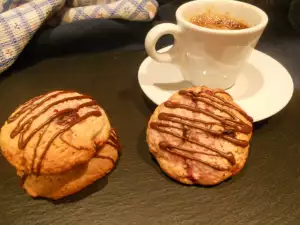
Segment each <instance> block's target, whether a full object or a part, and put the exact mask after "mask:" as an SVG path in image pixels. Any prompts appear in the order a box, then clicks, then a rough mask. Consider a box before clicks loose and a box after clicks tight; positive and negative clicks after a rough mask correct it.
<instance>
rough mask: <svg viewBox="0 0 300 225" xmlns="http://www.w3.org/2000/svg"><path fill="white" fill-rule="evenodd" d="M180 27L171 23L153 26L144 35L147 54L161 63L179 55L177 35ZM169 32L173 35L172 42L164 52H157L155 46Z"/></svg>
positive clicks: (168, 61) (172, 59) (169, 61)
mask: <svg viewBox="0 0 300 225" xmlns="http://www.w3.org/2000/svg"><path fill="white" fill-rule="evenodd" d="M180 33H181V30H180V28H179V27H178V26H177V25H175V24H172V23H162V24H159V25H157V26H155V27H153V28H152V29H151V30H150V31H149V33H148V34H147V36H146V39H145V48H146V52H147V53H148V55H149V56H150V57H151V58H153V59H154V60H156V61H158V62H162V63H171V62H173V61H174V59H175V58H176V57H177V56H178V55H179V44H178V40H179V36H180ZM166 34H171V35H173V36H174V44H173V46H172V48H171V49H169V50H168V51H166V52H163V53H159V52H157V51H156V49H155V46H156V43H157V41H158V39H160V38H161V37H162V36H163V35H166Z"/></svg>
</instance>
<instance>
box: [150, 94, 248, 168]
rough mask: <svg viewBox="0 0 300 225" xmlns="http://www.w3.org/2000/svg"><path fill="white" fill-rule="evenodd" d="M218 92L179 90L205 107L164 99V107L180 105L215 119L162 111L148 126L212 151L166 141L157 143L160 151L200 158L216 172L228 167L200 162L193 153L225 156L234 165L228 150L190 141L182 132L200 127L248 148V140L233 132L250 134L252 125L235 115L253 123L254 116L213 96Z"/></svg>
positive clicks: (214, 135) (213, 134)
mask: <svg viewBox="0 0 300 225" xmlns="http://www.w3.org/2000/svg"><path fill="white" fill-rule="evenodd" d="M217 93H223V92H221V91H216V92H212V91H207V90H204V91H201V92H199V93H195V92H192V91H185V90H182V91H179V94H180V95H182V96H184V97H187V98H190V99H191V100H192V101H193V102H194V103H195V105H196V103H197V102H202V103H203V104H205V105H206V106H208V107H205V109H204V108H200V107H196V106H195V107H194V106H190V105H186V104H181V103H178V102H173V101H167V102H165V103H164V105H165V107H167V108H171V109H176V108H181V109H185V110H188V111H191V112H193V113H199V114H204V115H205V116H207V117H210V118H212V119H214V120H215V121H214V122H209V121H205V120H200V119H195V118H189V117H186V116H181V115H178V114H175V113H165V112H161V113H159V115H158V119H159V121H156V122H151V123H150V127H151V128H152V129H155V130H157V131H159V132H162V133H166V134H169V135H172V136H174V137H177V138H179V139H182V140H184V141H186V142H189V143H192V144H194V145H197V146H200V147H203V148H205V149H208V150H210V151H211V152H212V153H211V154H208V153H207V152H203V151H202V152H199V151H195V150H191V149H188V148H184V147H181V146H175V145H172V144H170V143H167V142H165V141H163V142H160V143H159V146H160V148H161V149H163V150H167V151H168V152H170V153H172V154H176V155H180V156H182V157H184V158H188V159H191V160H195V161H199V162H201V163H203V164H205V165H208V166H210V167H212V168H214V169H216V170H219V171H224V170H228V168H225V167H221V166H219V165H216V164H213V163H209V162H206V161H203V160H201V159H199V158H195V157H194V154H204V155H212V156H219V157H223V158H225V159H227V160H228V162H230V164H231V165H234V164H235V163H236V161H235V158H234V155H233V154H232V153H231V152H227V153H226V152H223V151H220V150H218V149H216V148H215V147H212V146H210V145H207V144H205V143H202V142H199V141H196V140H193V139H192V138H190V137H188V135H184V133H188V130H187V128H193V129H196V130H201V131H203V132H205V133H207V134H208V135H211V136H213V137H218V138H222V139H225V140H227V141H229V142H231V143H232V144H234V145H237V146H241V147H247V146H248V145H249V143H248V141H246V140H240V139H238V138H237V137H236V132H239V133H244V134H250V133H251V132H252V126H250V125H249V124H247V123H246V122H244V121H243V120H241V119H240V118H239V117H238V116H237V115H236V113H238V114H240V115H242V116H243V117H244V118H246V119H247V120H248V121H249V122H252V121H253V119H252V118H251V117H250V116H248V115H247V114H246V113H245V112H244V111H243V110H241V109H240V108H238V107H237V106H235V105H234V104H232V103H230V102H228V101H226V100H225V99H223V98H222V97H220V96H217V95H216V94H217ZM213 109H214V110H217V111H220V112H222V113H223V114H226V116H221V115H218V114H215V113H214V110H213ZM232 110H233V111H234V112H233V111H232ZM170 122H171V123H170ZM176 124H178V125H176ZM168 128H173V129H175V130H179V131H182V134H183V135H181V133H178V132H175V131H173V130H170V129H168ZM183 152H187V153H190V154H183Z"/></svg>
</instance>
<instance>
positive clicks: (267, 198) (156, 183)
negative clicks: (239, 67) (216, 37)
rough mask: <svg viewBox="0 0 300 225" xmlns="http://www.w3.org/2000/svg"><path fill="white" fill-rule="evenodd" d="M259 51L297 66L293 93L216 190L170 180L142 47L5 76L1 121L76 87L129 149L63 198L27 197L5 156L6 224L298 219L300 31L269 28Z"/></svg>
mask: <svg viewBox="0 0 300 225" xmlns="http://www.w3.org/2000/svg"><path fill="white" fill-rule="evenodd" d="M258 49H259V50H262V51H264V52H265V53H267V54H269V55H271V56H272V57H274V58H275V59H277V60H278V61H280V62H281V63H282V64H283V65H284V66H286V68H287V69H288V70H289V71H290V72H291V74H292V76H293V79H294V83H295V87H296V89H295V92H294V96H293V98H292V100H291V102H290V103H289V105H288V106H287V107H286V108H285V109H284V110H283V111H281V112H280V113H279V114H277V115H275V116H274V117H272V118H270V119H268V120H265V121H263V122H261V123H259V124H256V125H255V132H254V136H253V140H252V143H251V153H250V156H249V160H248V162H247V164H246V167H245V168H244V169H243V170H242V172H241V173H240V174H239V175H237V176H236V177H234V178H232V179H230V180H228V181H226V182H223V183H222V184H220V185H218V186H215V187H211V188H205V187H189V186H183V185H181V184H178V183H176V182H174V181H172V180H170V179H169V178H167V177H166V176H165V175H164V174H163V173H161V171H160V170H159V168H158V166H157V165H156V163H155V162H154V161H153V160H152V159H151V157H150V155H149V153H148V147H147V145H146V143H145V127H146V123H147V120H148V119H149V117H150V115H151V113H152V111H153V109H154V107H155V106H154V105H153V104H152V103H151V102H150V101H149V100H147V98H146V97H145V96H144V95H143V93H142V92H141V90H140V88H139V86H138V82H137V70H138V67H139V65H140V63H141V62H142V60H143V59H144V58H145V57H146V54H145V52H144V51H138V52H118V51H114V52H109V53H90V54H82V55H80V54H78V55H73V56H65V57H62V58H53V59H47V60H44V61H41V62H39V63H36V64H35V65H29V64H28V65H27V67H23V68H22V69H20V70H17V69H14V68H12V69H11V70H10V71H8V72H7V73H6V74H2V75H1V77H0V106H1V110H0V123H1V124H2V123H3V122H4V121H5V120H6V118H7V117H8V116H9V114H10V113H11V112H12V111H13V110H14V109H15V107H17V106H18V105H19V104H21V103H23V102H24V101H26V100H28V99H29V98H31V97H34V96H36V95H39V94H41V93H43V92H45V91H49V90H53V89H62V88H65V89H75V90H78V91H80V92H83V93H87V94H89V95H92V96H93V97H94V98H95V99H96V100H97V101H98V102H99V103H100V104H101V105H102V106H103V108H104V109H105V110H106V111H107V113H108V115H109V117H110V120H111V123H112V125H113V127H115V128H116V130H117V132H118V134H119V136H120V138H121V139H120V140H121V143H122V145H123V146H124V147H123V149H122V152H123V153H122V156H121V159H120V161H119V163H118V165H117V168H116V169H115V170H114V171H113V172H112V173H111V174H110V175H109V176H107V177H106V178H104V179H102V180H99V181H98V182H96V183H94V184H93V185H91V186H89V187H88V188H86V189H84V190H83V191H81V192H80V193H78V194H76V195H73V196H70V197H67V198H65V199H62V200H59V201H57V202H53V201H48V200H44V199H32V198H30V197H29V196H27V195H26V194H25V193H24V191H23V190H22V189H21V188H20V186H19V183H20V179H19V178H18V177H17V176H16V172H15V169H14V168H13V167H12V166H10V165H9V164H8V162H7V161H6V160H5V159H4V158H3V156H1V155H0V224H5V225H6V224H7V225H10V224H25V225H33V224H34V225H35V224H41V225H48V224H55V225H57V224H72V225H75V224H90V225H94V224H97V225H98V224H100V225H102V224H103V225H120V224H126V225H127V224H128V225H131V224H138V225H140V224H142V225H148V224H149V225H169V224H170V225H177V224H178V225H179V224H180V225H192V224H196V225H199V224H214V225H215V224H224V225H227V224H228V225H229V224H241V225H244V224H247V225H248V224H250V225H252V224H257V225H260V224H263V225H266V224H280V225H283V224H288V225H293V224H295V225H296V224H300V203H299V202H300V191H299V186H300V166H299V162H300V138H299V137H300V130H299V127H300V91H299V88H300V83H299V82H300V81H299V71H300V65H299V61H298V59H297V56H298V55H299V53H300V39H299V37H295V36H289V35H285V34H280V35H277V36H276V35H266V36H264V37H263V38H262V41H261V42H260V44H259V46H258ZM25 58H26V57H23V60H25ZM25 65H26V63H25ZM274 79H276V74H274ZM278 91H281V90H278ZM270 101H273V100H270ZM274 101H275V99H274Z"/></svg>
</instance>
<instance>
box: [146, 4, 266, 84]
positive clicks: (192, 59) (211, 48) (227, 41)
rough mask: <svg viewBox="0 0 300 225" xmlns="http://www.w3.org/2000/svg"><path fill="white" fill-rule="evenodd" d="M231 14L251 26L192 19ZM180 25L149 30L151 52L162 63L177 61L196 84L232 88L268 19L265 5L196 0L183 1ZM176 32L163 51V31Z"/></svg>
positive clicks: (172, 33) (186, 75) (147, 45)
mask: <svg viewBox="0 0 300 225" xmlns="http://www.w3.org/2000/svg"><path fill="white" fill-rule="evenodd" d="M208 12H209V13H211V14H215V15H224V14H226V15H229V16H230V17H232V18H234V19H237V20H238V21H244V22H245V23H246V24H247V25H248V26H249V28H246V29H240V30H221V29H211V28H206V27H201V26H198V25H195V24H193V23H191V22H190V20H191V18H192V17H194V16H197V15H200V14H203V13H208ZM176 20H177V25H175V24H172V23H163V24H159V25H157V26H155V27H154V28H152V29H151V30H150V31H149V33H148V34H147V37H146V40H145V48H146V51H147V53H148V55H149V56H150V57H151V58H153V59H154V60H156V61H157V62H162V63H173V64H175V65H177V66H178V67H179V68H180V70H181V73H182V75H183V78H184V79H185V80H188V81H190V82H191V83H192V84H193V85H195V86H200V85H205V86H207V87H211V88H222V89H228V88H230V87H231V86H233V85H234V84H235V81H236V79H237V77H238V75H239V74H240V73H241V71H242V68H243V66H244V65H245V63H246V61H247V59H248V57H249V56H250V53H251V52H252V51H253V49H254V48H255V46H256V44H257V42H258V40H259V38H260V36H261V35H262V33H263V31H264V29H265V27H266V25H267V23H268V16H267V15H266V13H265V12H264V11H262V10H261V9H259V8H257V7H255V6H253V5H250V4H247V3H243V2H239V1H233V0H196V1H191V2H188V3H185V4H183V5H181V6H180V7H179V8H178V9H177V11H176ZM166 34H171V35H173V36H174V44H173V46H172V47H171V49H169V50H168V51H166V52H163V53H159V52H157V51H156V49H155V46H156V43H157V41H158V39H159V38H161V37H162V36H163V35H166Z"/></svg>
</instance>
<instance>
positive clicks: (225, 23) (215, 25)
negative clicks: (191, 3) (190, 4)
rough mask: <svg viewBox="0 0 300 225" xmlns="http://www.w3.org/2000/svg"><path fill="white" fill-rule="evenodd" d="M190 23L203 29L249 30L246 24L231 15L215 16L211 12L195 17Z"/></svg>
mask: <svg viewBox="0 0 300 225" xmlns="http://www.w3.org/2000/svg"><path fill="white" fill-rule="evenodd" d="M190 22H191V23H193V24H195V25H197V26H201V27H206V28H211V29H217V30H242V29H247V28H249V25H247V24H246V23H245V22H243V21H241V20H238V19H235V18H232V17H231V16H230V15H229V14H219V15H217V14H213V13H210V12H207V13H203V14H200V15H196V16H193V17H192V18H191V19H190Z"/></svg>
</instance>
